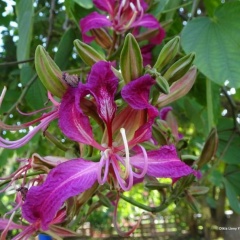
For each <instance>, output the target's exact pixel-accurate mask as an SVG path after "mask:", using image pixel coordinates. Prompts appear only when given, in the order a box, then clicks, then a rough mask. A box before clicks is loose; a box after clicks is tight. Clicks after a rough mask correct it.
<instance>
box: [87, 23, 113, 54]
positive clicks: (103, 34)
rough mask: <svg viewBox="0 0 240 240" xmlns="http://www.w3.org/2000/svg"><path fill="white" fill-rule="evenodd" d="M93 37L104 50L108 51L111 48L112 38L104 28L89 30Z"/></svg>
mask: <svg viewBox="0 0 240 240" xmlns="http://www.w3.org/2000/svg"><path fill="white" fill-rule="evenodd" d="M90 32H91V33H92V35H93V36H94V37H95V39H94V40H95V41H96V42H97V43H98V45H100V46H101V47H102V48H104V49H110V48H111V47H112V38H111V36H110V35H109V34H108V32H107V31H106V30H105V29H104V28H97V29H92V30H90Z"/></svg>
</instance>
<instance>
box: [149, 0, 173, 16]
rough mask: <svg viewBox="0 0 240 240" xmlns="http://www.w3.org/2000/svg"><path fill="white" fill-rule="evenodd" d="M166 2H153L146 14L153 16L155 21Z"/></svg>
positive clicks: (162, 0)
mask: <svg viewBox="0 0 240 240" xmlns="http://www.w3.org/2000/svg"><path fill="white" fill-rule="evenodd" d="M167 2H168V0H161V1H159V0H154V1H151V2H150V7H149V10H148V12H149V13H151V14H152V15H154V16H155V17H156V18H157V19H158V18H159V17H160V15H161V12H162V11H163V9H164V7H165V5H166V4H167Z"/></svg>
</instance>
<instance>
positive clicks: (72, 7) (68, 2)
mask: <svg viewBox="0 0 240 240" xmlns="http://www.w3.org/2000/svg"><path fill="white" fill-rule="evenodd" d="M81 2H83V1H81ZM64 5H65V7H66V12H67V14H68V17H69V18H70V19H72V20H74V22H75V24H76V26H78V27H79V20H80V19H81V18H83V17H86V16H87V15H88V14H90V13H91V12H92V9H87V8H84V7H82V6H80V4H76V3H75V1H72V0H65V1H64Z"/></svg>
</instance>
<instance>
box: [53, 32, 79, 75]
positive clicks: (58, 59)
mask: <svg viewBox="0 0 240 240" xmlns="http://www.w3.org/2000/svg"><path fill="white" fill-rule="evenodd" d="M75 38H76V35H75V32H74V30H73V29H72V28H69V29H68V30H67V31H66V32H65V33H64V34H63V36H62V38H61V40H60V43H59V45H58V51H57V53H56V54H55V56H54V61H55V63H56V64H57V65H58V67H59V68H60V69H61V70H64V69H66V68H67V66H68V63H69V62H68V61H67V60H68V58H69V57H70V55H71V53H72V50H73V41H74V39H75Z"/></svg>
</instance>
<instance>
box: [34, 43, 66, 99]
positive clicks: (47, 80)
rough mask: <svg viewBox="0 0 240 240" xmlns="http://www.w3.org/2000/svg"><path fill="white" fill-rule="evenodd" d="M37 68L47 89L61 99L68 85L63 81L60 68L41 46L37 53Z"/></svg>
mask: <svg viewBox="0 0 240 240" xmlns="http://www.w3.org/2000/svg"><path fill="white" fill-rule="evenodd" d="M35 67H36V71H37V74H38V76H39V78H40V80H41V82H42V83H43V85H44V86H45V88H46V89H47V90H48V91H50V92H51V93H52V94H53V95H55V96H57V97H59V98H61V97H62V96H63V94H64V93H65V91H66V89H67V84H66V83H65V82H64V81H63V80H62V72H61V70H60V69H59V67H58V66H57V65H56V63H55V62H54V61H53V60H52V58H51V57H50V56H49V54H48V53H47V52H46V50H45V49H44V48H43V47H42V46H40V45H39V46H38V47H37V48H36V51H35Z"/></svg>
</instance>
